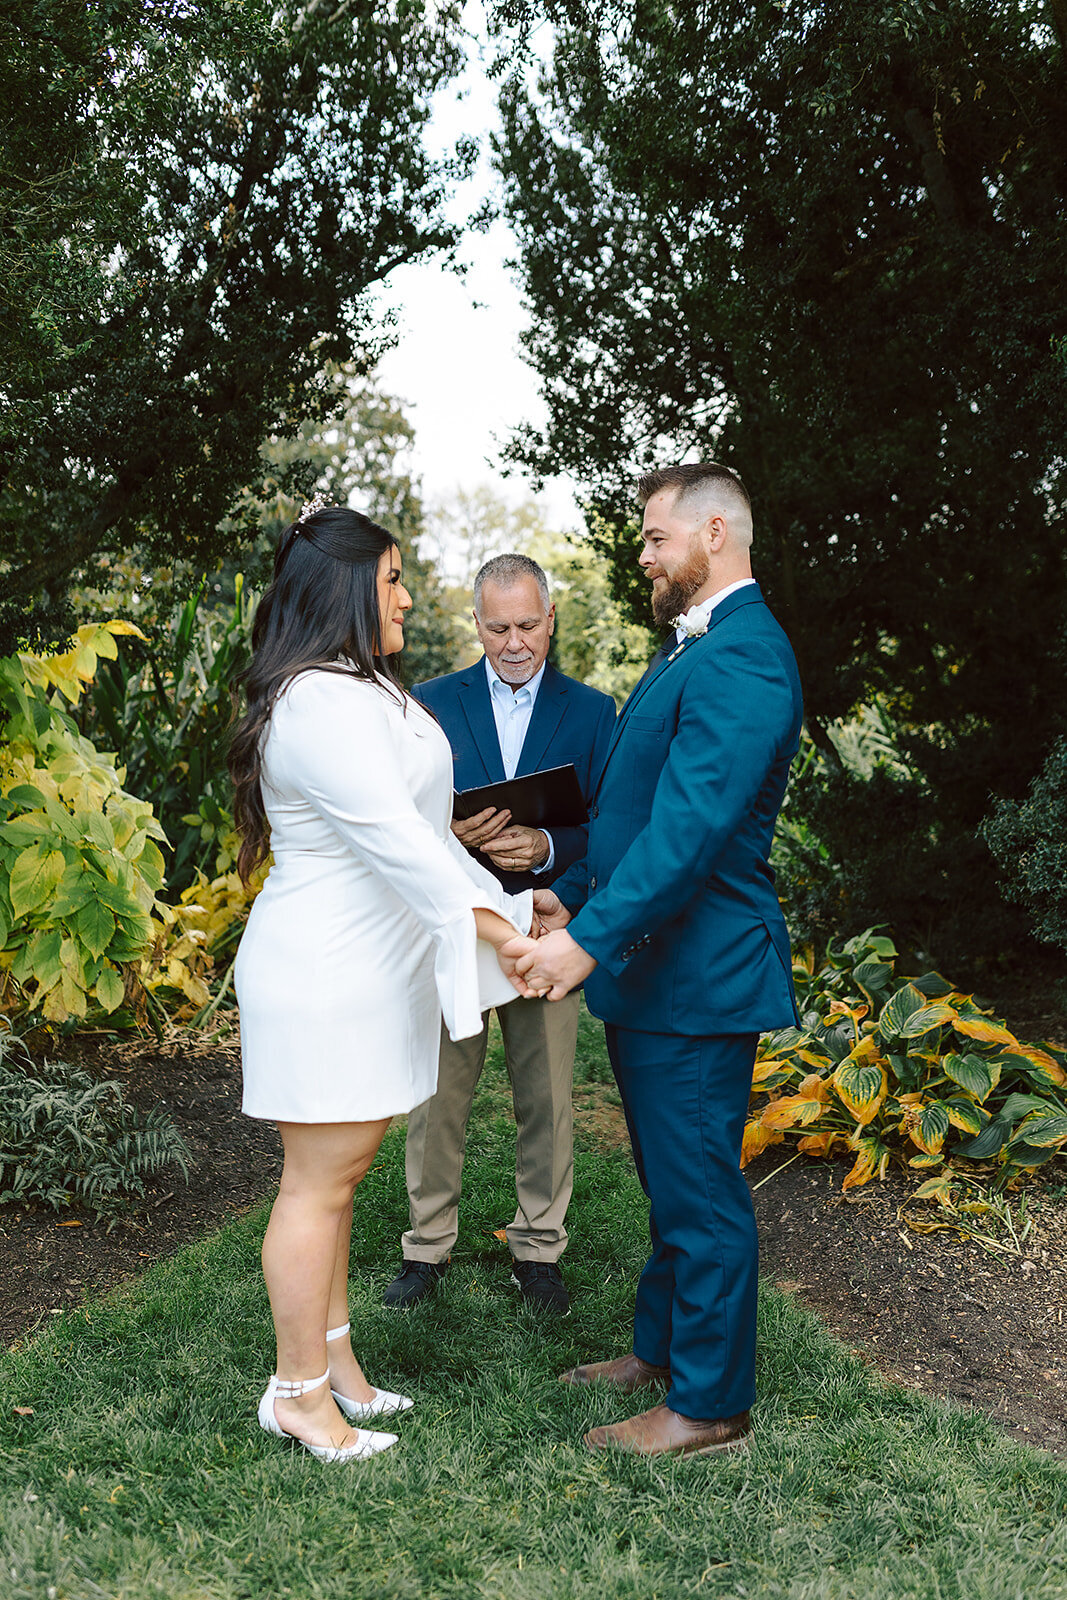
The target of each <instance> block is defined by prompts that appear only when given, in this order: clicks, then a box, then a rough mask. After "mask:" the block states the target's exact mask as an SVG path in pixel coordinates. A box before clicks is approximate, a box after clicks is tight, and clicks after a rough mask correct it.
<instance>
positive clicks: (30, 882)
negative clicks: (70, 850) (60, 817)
mask: <svg viewBox="0 0 1067 1600" xmlns="http://www.w3.org/2000/svg"><path fill="white" fill-rule="evenodd" d="M64 865H65V863H64V860H63V857H62V856H61V855H60V853H59V851H58V850H49V849H48V848H47V846H45V845H43V844H36V845H31V846H30V848H29V849H28V850H24V851H23V852H22V854H21V855H20V856H18V857H17V858H16V860H15V862H14V865H13V866H12V868H11V884H10V888H9V890H8V893H9V894H10V897H11V909H12V911H13V912H14V913H15V915H16V917H23V916H25V915H26V913H27V912H29V911H35V910H36V909H37V907H38V906H41V905H44V903H45V902H46V901H47V900H49V899H50V898H51V896H52V894H53V893H54V892H55V889H56V888H57V886H58V884H59V880H60V878H62V876H63V868H64Z"/></svg>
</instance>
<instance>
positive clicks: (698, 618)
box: [675, 578, 756, 644]
mask: <svg viewBox="0 0 1067 1600" xmlns="http://www.w3.org/2000/svg"><path fill="white" fill-rule="evenodd" d="M755 581H756V580H755V578H738V580H737V582H736V583H728V584H727V585H726V588H725V589H719V590H718V592H717V593H716V594H713V595H712V596H711V597H710V598H709V599H707V600H702V601H701V602H700V604H699V605H698V606H693V608H692V610H691V611H684V612H683V613H682V615H683V616H684V617H685V620H686V622H687V623H688V624H689V627H688V629H686V628H676V629H675V634H676V637H677V639H678V643H679V644H681V642H682V640H683V639H688V638H689V637H690V635H691V634H692V633H698V632H700V631H701V628H700V624H701V623H703V624H704V627H705V628H706V627H707V624H708V623H709V622H710V620H711V613H712V612H713V611H714V610H715V607H716V606H719V605H722V602H723V601H724V600H725V599H726V597H727V595H731V594H736V593H737V591H738V589H747V588H748V586H749V584H750V583H751V584H754V583H755Z"/></svg>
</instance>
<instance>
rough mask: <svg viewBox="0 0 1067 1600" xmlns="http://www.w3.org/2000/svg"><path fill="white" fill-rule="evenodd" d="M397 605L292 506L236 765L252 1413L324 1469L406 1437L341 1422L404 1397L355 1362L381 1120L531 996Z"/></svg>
mask: <svg viewBox="0 0 1067 1600" xmlns="http://www.w3.org/2000/svg"><path fill="white" fill-rule="evenodd" d="M410 606H411V596H410V595H409V594H408V592H407V590H406V589H405V588H404V586H403V583H402V582H401V556H400V552H399V550H398V549H397V547H396V545H395V544H394V543H393V540H392V536H391V535H390V534H388V533H387V532H386V531H385V530H384V529H383V528H380V527H378V526H377V525H376V524H375V523H373V522H371V521H369V520H368V518H366V517H363V516H360V514H359V513H358V512H354V511H349V510H348V509H347V508H344V507H339V506H327V505H325V504H324V503H323V502H322V501H321V500H319V499H316V500H314V501H312V502H311V503H310V504H309V505H307V506H305V507H304V509H303V511H302V512H301V514H300V516H299V518H298V519H297V521H296V522H294V523H293V525H292V526H291V527H290V528H289V529H287V531H286V532H285V534H284V535H283V536H282V539H281V542H280V544H279V546H278V552H277V556H276V558H275V564H274V578H273V581H272V583H271V585H270V587H269V588H268V589H267V591H266V593H265V594H264V596H263V600H262V602H261V603H260V607H259V612H258V615H257V617H256V623H255V630H254V634H253V659H252V663H251V665H250V667H249V668H248V669H247V671H246V672H245V673H244V675H243V678H242V685H243V688H244V691H245V694H246V696H247V702H248V709H247V711H246V713H245V715H244V717H243V718H242V719H241V720H240V722H239V723H238V725H237V727H236V729H235V732H234V737H233V741H232V747H231V755H230V768H231V772H232V775H233V778H234V785H235V815H236V818H237V823H238V827H239V829H240V831H241V834H242V846H241V854H240V858H239V862H238V865H239V868H240V871H241V872H242V874H243V876H244V877H245V878H246V879H247V878H248V876H249V875H250V874H251V873H252V871H253V870H254V869H255V867H256V866H257V864H258V863H259V862H260V861H262V860H263V859H264V857H265V856H266V854H267V852H268V850H269V851H271V852H272V853H273V857H274V860H273V865H272V866H271V869H270V872H269V874H268V877H267V881H266V884H265V885H264V887H263V890H262V892H261V893H260V895H259V896H258V898H257V900H256V902H255V904H254V905H253V907H252V913H251V916H250V917H249V921H248V927H247V929H246V931H245V934H244V938H243V939H242V941H241V948H240V951H239V953H238V957H237V966H236V973H235V985H236V991H237V998H238V1003H239V1006H240V1013H241V1055H242V1065H243V1071H244V1102H243V1109H244V1110H245V1111H246V1113H247V1114H248V1115H249V1116H252V1117H263V1118H267V1119H269V1120H270V1121H272V1122H276V1123H277V1124H278V1128H279V1132H280V1134H281V1138H282V1144H283V1148H284V1152H285V1161H284V1167H283V1171H282V1178H281V1185H280V1188H279V1191H278V1197H277V1199H276V1200H275V1202H274V1207H273V1210H272V1212H271V1217H270V1223H269V1225H268V1227H267V1232H266V1236H265V1238H264V1241H263V1275H264V1278H265V1279H266V1284H267V1292H268V1294H269V1296H270V1304H271V1311H272V1314H273V1317H274V1328H275V1335H276V1338H277V1366H276V1371H275V1374H274V1375H273V1377H272V1378H271V1381H270V1384H269V1386H268V1388H267V1392H266V1393H265V1394H264V1396H263V1399H262V1401H261V1403H260V1408H259V1420H260V1424H261V1425H262V1426H263V1427H264V1428H265V1429H266V1430H267V1431H268V1432H270V1433H275V1434H279V1435H283V1436H284V1435H288V1436H291V1437H292V1438H295V1439H297V1440H299V1441H300V1442H301V1443H302V1444H304V1445H305V1446H306V1447H307V1448H308V1449H310V1450H311V1451H312V1452H313V1453H314V1454H316V1455H318V1456H321V1457H323V1458H324V1459H328V1460H336V1461H348V1460H354V1459H356V1458H357V1457H359V1456H364V1455H370V1454H373V1453H375V1452H376V1451H378V1450H382V1449H386V1448H388V1446H389V1445H391V1444H394V1443H395V1442H396V1435H395V1434H391V1433H384V1432H381V1431H378V1430H375V1429H368V1428H359V1427H352V1426H351V1425H350V1423H351V1422H353V1421H367V1420H369V1419H372V1418H375V1417H385V1416H390V1415H393V1414H396V1413H398V1412H400V1411H404V1410H406V1409H408V1407H409V1406H410V1405H411V1404H412V1402H411V1401H410V1400H408V1399H406V1398H405V1397H404V1396H403V1395H395V1394H390V1393H388V1392H387V1391H384V1390H377V1389H375V1388H373V1387H372V1386H371V1385H370V1384H369V1383H368V1382H367V1380H366V1378H365V1377H364V1376H363V1372H362V1370H361V1368H360V1366H359V1363H358V1362H357V1360H356V1358H355V1356H354V1355H353V1353H352V1347H351V1342H350V1339H349V1337H348V1335H349V1327H348V1248H349V1239H350V1235H351V1229H352V1198H353V1195H354V1192H355V1189H356V1187H357V1185H358V1184H359V1182H360V1180H361V1178H362V1177H363V1176H364V1174H365V1173H366V1172H367V1171H368V1170H369V1168H370V1166H371V1163H372V1162H373V1160H374V1157H375V1155H376V1153H377V1150H378V1146H379V1145H380V1143H381V1141H382V1138H383V1136H384V1134H385V1131H386V1129H387V1127H388V1126H389V1121H390V1119H391V1118H392V1117H393V1116H395V1115H397V1114H399V1113H401V1112H406V1111H410V1110H411V1109H412V1107H413V1106H416V1105H419V1104H421V1103H422V1101H424V1100H427V1099H429V1097H430V1096H431V1095H432V1094H433V1092H434V1090H435V1088H436V1086H437V1053H438V1041H439V1036H440V1020H441V1016H442V1014H443V1016H444V1020H445V1023H446V1025H447V1027H448V1030H449V1033H450V1034H451V1035H452V1037H453V1038H455V1039H462V1038H468V1037H471V1036H472V1035H474V1034H476V1033H478V1032H480V1030H481V1022H482V1016H481V1014H482V1012H483V1010H485V1009H487V1008H488V1007H489V1006H493V1005H500V1004H501V1003H503V1002H504V1001H505V1000H507V999H509V998H510V999H515V997H516V993H527V992H528V991H527V989H526V986H525V984H524V983H523V981H522V979H520V978H518V977H517V975H516V974H515V960H516V959H517V956H518V955H519V954H521V953H523V952H524V951H525V950H526V949H528V948H530V944H529V942H528V941H526V940H524V939H521V938H520V939H518V940H517V939H516V935H517V934H518V933H520V932H523V933H524V932H525V931H526V930H527V929H529V928H530V925H531V922H532V907H531V897H530V894H529V892H526V893H525V894H522V895H518V896H509V895H506V894H505V893H504V891H503V890H502V889H501V887H500V885H499V883H498V882H497V880H496V879H495V878H494V877H493V876H492V875H491V874H490V873H488V872H486V871H485V870H484V868H482V867H481V866H479V865H478V863H477V862H476V861H474V860H473V859H472V858H471V857H470V856H469V855H468V854H467V852H466V851H465V850H464V849H463V847H462V846H461V845H459V844H458V843H457V841H456V840H455V838H454V837H453V835H452V832H451V829H450V827H449V823H450V821H451V811H452V753H451V749H450V747H449V743H448V740H447V738H446V737H445V735H444V733H443V732H442V731H441V729H440V728H439V727H438V725H437V723H436V722H435V720H434V719H433V717H431V716H430V714H429V713H428V712H426V711H425V710H423V708H422V707H421V706H420V705H419V704H418V702H417V701H415V700H413V699H412V698H411V697H410V696H408V695H406V694H405V693H404V691H403V690H402V688H401V687H400V685H399V683H398V681H397V679H396V677H395V674H394V672H393V670H392V662H391V660H390V658H391V657H393V656H395V655H396V654H397V653H398V652H399V651H400V650H402V649H403V646H404V614H405V612H406V611H408V610H409V608H410ZM509 942H510V943H509ZM505 944H508V945H509V951H508V955H507V956H505V955H503V953H502V947H503V946H504V945H505ZM324 1369H325V1370H324ZM342 1413H343V1415H342Z"/></svg>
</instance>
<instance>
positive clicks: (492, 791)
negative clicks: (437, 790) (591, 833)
mask: <svg viewBox="0 0 1067 1600" xmlns="http://www.w3.org/2000/svg"><path fill="white" fill-rule="evenodd" d="M490 807H492V808H493V809H495V810H497V811H510V812H511V816H512V820H513V821H514V822H517V823H518V824H520V825H521V826H522V827H524V828H579V827H581V826H582V825H583V824H584V823H585V822H586V821H588V816H589V813H588V809H587V807H586V804H585V800H584V799H583V798H582V788H581V784H580V783H579V782H578V774H577V772H576V771H575V769H574V765H573V763H570V764H568V765H567V766H565V767H548V768H546V769H545V771H543V772H529V773H527V774H526V775H525V776H524V777H522V778H507V779H505V780H504V781H503V782H502V783H486V784H483V785H482V786H481V788H478V789H461V790H460V789H457V790H456V792H455V793H454V795H453V797H452V816H453V819H454V820H456V821H459V822H464V821H466V819H467V818H468V817H474V816H477V815H478V813H479V812H480V811H486V810H488V809H489V808H490Z"/></svg>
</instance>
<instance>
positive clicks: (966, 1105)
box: [944, 1100, 989, 1135]
mask: <svg viewBox="0 0 1067 1600" xmlns="http://www.w3.org/2000/svg"><path fill="white" fill-rule="evenodd" d="M944 1106H945V1110H946V1111H947V1112H948V1120H949V1121H950V1122H951V1124H952V1126H953V1127H954V1128H959V1129H960V1131H961V1133H969V1134H972V1135H973V1134H976V1133H981V1131H982V1129H983V1128H984V1127H985V1125H986V1123H987V1122H988V1121H989V1113H988V1111H983V1110H982V1108H981V1107H980V1106H976V1105H975V1103H974V1101H973V1100H946V1101H945V1102H944Z"/></svg>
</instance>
